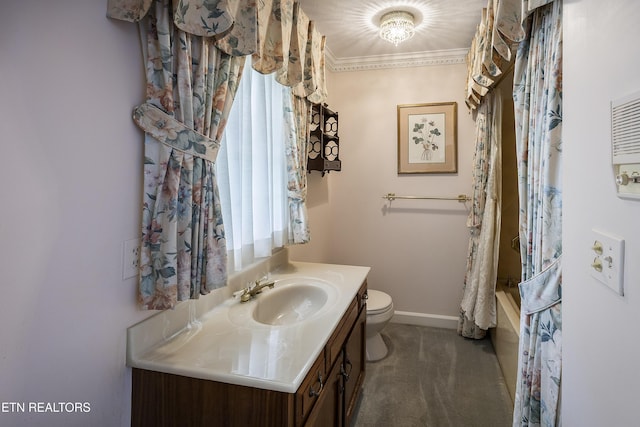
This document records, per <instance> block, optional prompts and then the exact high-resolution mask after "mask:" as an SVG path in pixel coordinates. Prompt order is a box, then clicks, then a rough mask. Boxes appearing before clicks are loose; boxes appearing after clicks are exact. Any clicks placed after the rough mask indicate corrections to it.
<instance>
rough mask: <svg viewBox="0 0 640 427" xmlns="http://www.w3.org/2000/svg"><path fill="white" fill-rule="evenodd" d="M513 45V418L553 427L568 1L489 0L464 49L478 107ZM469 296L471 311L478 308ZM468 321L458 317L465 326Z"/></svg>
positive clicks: (470, 93)
mask: <svg viewBox="0 0 640 427" xmlns="http://www.w3.org/2000/svg"><path fill="white" fill-rule="evenodd" d="M516 49H517V52H516V55H515V56H516V59H515V65H514V88H513V99H514V108H515V121H516V149H517V156H518V189H519V204H520V218H519V222H520V232H519V234H520V249H521V250H520V253H521V258H522V282H521V283H520V285H519V287H520V294H521V299H522V307H521V319H520V329H521V332H520V350H519V361H518V380H517V385H516V401H515V408H514V416H513V425H514V427H515V426H538V425H544V426H553V425H560V423H561V418H560V381H561V362H562V318H561V306H562V302H561V301H562V268H561V258H562V242H561V231H562V188H561V165H562V131H561V129H562V0H488V3H487V8H486V9H485V10H484V11H483V16H482V21H481V23H480V25H479V26H478V31H477V33H476V36H475V38H474V39H473V40H472V45H471V49H470V51H469V54H468V57H467V60H468V61H467V63H468V64H469V75H468V79H467V88H466V100H465V101H466V104H467V106H468V107H469V108H470V109H471V110H474V109H476V108H478V109H480V108H482V105H484V104H486V102H487V100H488V97H489V96H490V95H491V90H490V89H491V88H492V87H493V86H494V85H495V84H496V82H497V81H498V80H499V76H500V75H501V74H502V73H503V72H504V70H505V69H506V66H507V65H508V64H509V63H510V62H511V61H512V58H513V52H515V51H516ZM483 103H484V104H483ZM473 209H474V210H477V209H478V206H475V204H474V207H473ZM483 219H484V218H483ZM472 240H473V236H472ZM470 248H472V249H473V245H471V246H470ZM474 252H479V251H477V250H476V249H473V251H472V250H470V253H474ZM485 255H486V254H485ZM470 258H471V255H470ZM470 271H471V272H472V271H473V268H469V269H468V276H467V278H466V279H465V283H466V282H467V281H470V280H471V277H472V276H471V275H470V274H469V272H470ZM466 293H467V289H465V297H466ZM471 301H473V299H472V298H471ZM467 304H468V305H466V307H467V311H464V308H463V311H464V312H465V313H467V312H468V311H469V310H471V309H472V308H473V309H474V310H475V309H476V307H475V306H473V305H471V304H469V303H467ZM465 325H467V326H468V325H470V321H469V320H467V321H466V323H465V318H464V317H461V322H460V328H459V329H465ZM466 329H467V331H468V332H469V334H470V335H475V334H476V333H477V328H476V325H471V326H468V328H466ZM480 334H481V332H480Z"/></svg>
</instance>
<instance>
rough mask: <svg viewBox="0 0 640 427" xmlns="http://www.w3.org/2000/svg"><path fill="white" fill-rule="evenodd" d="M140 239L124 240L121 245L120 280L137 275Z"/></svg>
mask: <svg viewBox="0 0 640 427" xmlns="http://www.w3.org/2000/svg"><path fill="white" fill-rule="evenodd" d="M139 267H140V239H131V240H125V242H124V243H123V245H122V280H126V279H129V278H131V277H135V276H137V275H138V268H139Z"/></svg>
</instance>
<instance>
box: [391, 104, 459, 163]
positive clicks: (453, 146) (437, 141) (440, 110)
mask: <svg viewBox="0 0 640 427" xmlns="http://www.w3.org/2000/svg"><path fill="white" fill-rule="evenodd" d="M457 114H458V104H457V103H456V102H439V103H433V104H402V105H398V174H420V173H425V174H428V173H457V172H458V141H457V138H458V136H457V131H458V116H457Z"/></svg>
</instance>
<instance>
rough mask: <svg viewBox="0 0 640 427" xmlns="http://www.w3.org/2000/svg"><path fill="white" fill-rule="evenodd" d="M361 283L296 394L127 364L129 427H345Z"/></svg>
mask: <svg viewBox="0 0 640 427" xmlns="http://www.w3.org/2000/svg"><path fill="white" fill-rule="evenodd" d="M366 291H367V283H366V281H365V282H364V283H363V284H362V286H361V288H360V290H359V291H358V294H357V295H356V296H355V298H354V299H353V301H352V303H351V304H350V305H349V308H348V309H347V311H346V312H345V314H344V315H343V317H342V319H341V321H340V323H339V324H338V326H337V327H336V329H335V330H334V331H333V333H332V334H331V337H330V338H329V340H328V341H327V343H326V345H325V347H324V350H323V351H322V352H321V353H320V355H319V356H318V358H317V359H316V360H315V361H314V363H313V365H312V367H311V369H310V370H309V372H308V373H307V375H306V377H305V379H304V380H303V381H302V383H301V384H300V387H299V388H298V390H297V392H296V393H294V394H292V393H285V392H278V391H272V390H264V389H258V388H253V387H245V386H239V385H234V384H226V383H221V382H216V381H210V380H202V379H197V378H190V377H184V376H180V375H174V374H167V373H163V372H156V371H149V370H144V369H139V368H133V376H132V382H133V384H132V405H131V406H132V408H131V425H132V426H134V427H135V426H154V427H156V426H159V427H162V426H211V425H220V426H222V425H224V426H229V427H233V426H239V427H248V426H260V427H271V426H273V427H302V426H305V427H316V426H317V427H330V426H335V427H343V426H349V425H350V422H351V418H352V416H353V411H354V409H355V407H356V403H357V400H358V396H359V394H360V390H361V388H362V382H363V381H364V375H365V354H366V353H365V344H366V336H365V323H366V316H367V310H366V297H365V295H366Z"/></svg>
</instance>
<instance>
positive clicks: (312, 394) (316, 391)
mask: <svg viewBox="0 0 640 427" xmlns="http://www.w3.org/2000/svg"><path fill="white" fill-rule="evenodd" d="M326 373H327V371H326V370H325V357H324V353H322V352H320V356H318V358H317V359H316V361H315V362H314V363H313V366H312V367H311V369H310V370H309V373H308V374H307V376H306V377H305V379H304V381H303V382H302V384H300V388H299V389H298V391H297V392H296V425H298V426H300V425H302V424H303V423H304V420H305V418H307V416H308V415H309V412H310V411H311V408H313V405H314V404H315V403H316V401H317V400H318V397H319V396H320V394H321V393H322V391H323V389H324V384H325V382H326V381H327V374H326Z"/></svg>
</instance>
